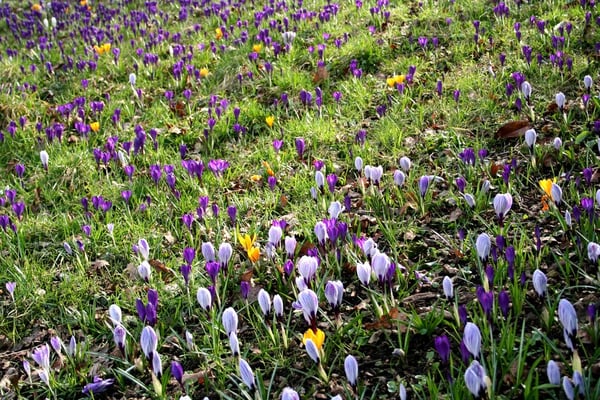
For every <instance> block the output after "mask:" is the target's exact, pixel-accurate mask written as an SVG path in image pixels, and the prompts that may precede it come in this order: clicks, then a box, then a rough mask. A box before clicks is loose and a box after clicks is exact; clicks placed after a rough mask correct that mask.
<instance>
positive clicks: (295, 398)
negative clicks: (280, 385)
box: [281, 387, 300, 400]
mask: <svg viewBox="0 0 600 400" xmlns="http://www.w3.org/2000/svg"><path fill="white" fill-rule="evenodd" d="M281 400H300V396H299V395H298V393H297V392H296V391H294V390H293V389H291V388H289V387H286V388H284V389H283V392H281Z"/></svg>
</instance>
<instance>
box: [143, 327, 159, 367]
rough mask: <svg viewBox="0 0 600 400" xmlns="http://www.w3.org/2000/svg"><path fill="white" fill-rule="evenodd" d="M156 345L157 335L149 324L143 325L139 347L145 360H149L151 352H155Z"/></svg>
mask: <svg viewBox="0 0 600 400" xmlns="http://www.w3.org/2000/svg"><path fill="white" fill-rule="evenodd" d="M157 345H158V337H157V336H156V332H155V331H154V329H153V328H152V327H151V326H145V327H144V329H142V334H141V336H140V347H141V348H142V351H143V352H144V355H145V356H146V359H147V360H150V358H151V357H152V354H153V353H154V352H156V348H157Z"/></svg>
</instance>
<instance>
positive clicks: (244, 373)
mask: <svg viewBox="0 0 600 400" xmlns="http://www.w3.org/2000/svg"><path fill="white" fill-rule="evenodd" d="M239 368H240V376H241V378H242V381H243V382H244V384H245V385H246V386H248V388H249V389H250V390H254V389H255V388H256V383H255V379H254V371H252V368H251V367H250V364H248V362H247V361H246V360H244V359H243V358H240V362H239Z"/></svg>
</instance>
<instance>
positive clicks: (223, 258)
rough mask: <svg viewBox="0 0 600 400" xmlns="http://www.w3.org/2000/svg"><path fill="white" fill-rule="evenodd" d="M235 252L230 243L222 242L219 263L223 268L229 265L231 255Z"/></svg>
mask: <svg viewBox="0 0 600 400" xmlns="http://www.w3.org/2000/svg"><path fill="white" fill-rule="evenodd" d="M232 254H233V248H232V247H231V245H230V244H229V243H221V245H220V246H219V264H220V266H221V268H225V267H227V265H228V264H229V260H231V255H232Z"/></svg>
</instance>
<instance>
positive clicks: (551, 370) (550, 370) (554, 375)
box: [546, 360, 560, 386]
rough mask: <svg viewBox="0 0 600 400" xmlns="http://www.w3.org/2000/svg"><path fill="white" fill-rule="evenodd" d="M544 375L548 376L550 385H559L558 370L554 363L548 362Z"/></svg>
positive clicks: (556, 364) (552, 361)
mask: <svg viewBox="0 0 600 400" xmlns="http://www.w3.org/2000/svg"><path fill="white" fill-rule="evenodd" d="M546 374H547V375H548V382H550V384H551V385H556V386H558V385H560V368H559V366H558V363H557V362H556V361H554V360H550V361H548V365H547V366H546Z"/></svg>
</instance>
